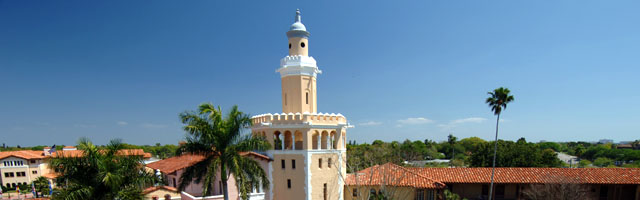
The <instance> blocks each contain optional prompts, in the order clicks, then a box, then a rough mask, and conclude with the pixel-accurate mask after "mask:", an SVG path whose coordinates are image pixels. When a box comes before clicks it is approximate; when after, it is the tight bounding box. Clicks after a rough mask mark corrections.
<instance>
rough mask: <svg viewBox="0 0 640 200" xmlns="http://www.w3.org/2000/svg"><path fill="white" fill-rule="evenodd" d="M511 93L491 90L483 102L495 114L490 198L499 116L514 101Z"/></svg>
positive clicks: (491, 187) (502, 89)
mask: <svg viewBox="0 0 640 200" xmlns="http://www.w3.org/2000/svg"><path fill="white" fill-rule="evenodd" d="M510 92H511V91H509V89H508V88H503V87H500V88H497V89H495V90H493V92H488V94H489V96H490V97H488V98H487V100H485V102H486V103H487V104H489V107H491V111H493V114H495V115H496V116H498V117H497V119H496V137H495V140H494V141H496V143H495V145H494V148H493V167H492V169H491V185H490V186H489V196H490V197H491V195H492V192H493V176H494V174H495V168H496V153H497V151H498V143H497V141H498V125H499V123H500V114H501V113H502V110H503V109H507V104H509V103H510V102H512V101H513V100H514V97H513V96H512V95H510V94H509V93H510Z"/></svg>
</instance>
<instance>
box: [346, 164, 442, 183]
mask: <svg viewBox="0 0 640 200" xmlns="http://www.w3.org/2000/svg"><path fill="white" fill-rule="evenodd" d="M346 184H347V185H358V186H373V185H377V186H380V185H386V186H399V187H414V188H426V189H440V188H444V187H445V184H444V183H442V182H439V181H436V180H433V179H431V178H429V177H426V176H422V175H420V174H418V173H415V172H412V171H410V170H408V169H406V168H404V167H401V166H398V165H395V164H392V163H387V164H384V165H376V166H373V167H369V168H367V169H364V170H362V171H359V172H358V173H355V174H348V175H347V179H346Z"/></svg>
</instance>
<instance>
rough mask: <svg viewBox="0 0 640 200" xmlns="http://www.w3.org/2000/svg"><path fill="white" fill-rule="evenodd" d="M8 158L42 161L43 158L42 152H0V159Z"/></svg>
mask: <svg viewBox="0 0 640 200" xmlns="http://www.w3.org/2000/svg"><path fill="white" fill-rule="evenodd" d="M8 157H17V158H22V159H27V160H30V159H42V158H44V157H45V156H44V151H33V150H22V151H3V152H0V159H5V158H8Z"/></svg>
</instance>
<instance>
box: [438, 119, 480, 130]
mask: <svg viewBox="0 0 640 200" xmlns="http://www.w3.org/2000/svg"><path fill="white" fill-rule="evenodd" d="M484 121H487V119H486V118H482V117H469V118H463V119H456V120H452V121H450V122H449V123H447V124H438V127H440V128H442V129H451V128H453V127H456V126H458V125H460V124H464V123H482V122H484Z"/></svg>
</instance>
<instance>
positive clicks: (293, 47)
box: [277, 9, 322, 113]
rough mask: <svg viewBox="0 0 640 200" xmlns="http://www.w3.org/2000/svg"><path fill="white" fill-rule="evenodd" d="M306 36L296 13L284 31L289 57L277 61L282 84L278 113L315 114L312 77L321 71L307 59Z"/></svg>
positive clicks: (315, 105) (308, 57)
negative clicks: (287, 28)
mask: <svg viewBox="0 0 640 200" xmlns="http://www.w3.org/2000/svg"><path fill="white" fill-rule="evenodd" d="M309 35H310V34H309V32H307V28H306V27H305V26H304V24H302V19H301V16H300V10H299V9H298V10H297V11H296V18H295V22H294V23H293V24H291V27H290V28H289V31H287V38H288V41H289V55H288V56H286V57H284V58H282V60H280V68H279V69H278V70H277V72H280V78H281V80H282V112H284V113H316V112H317V110H318V104H317V96H316V76H317V75H318V74H320V73H322V71H320V70H319V69H318V67H317V66H316V60H315V59H313V57H311V56H309Z"/></svg>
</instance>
